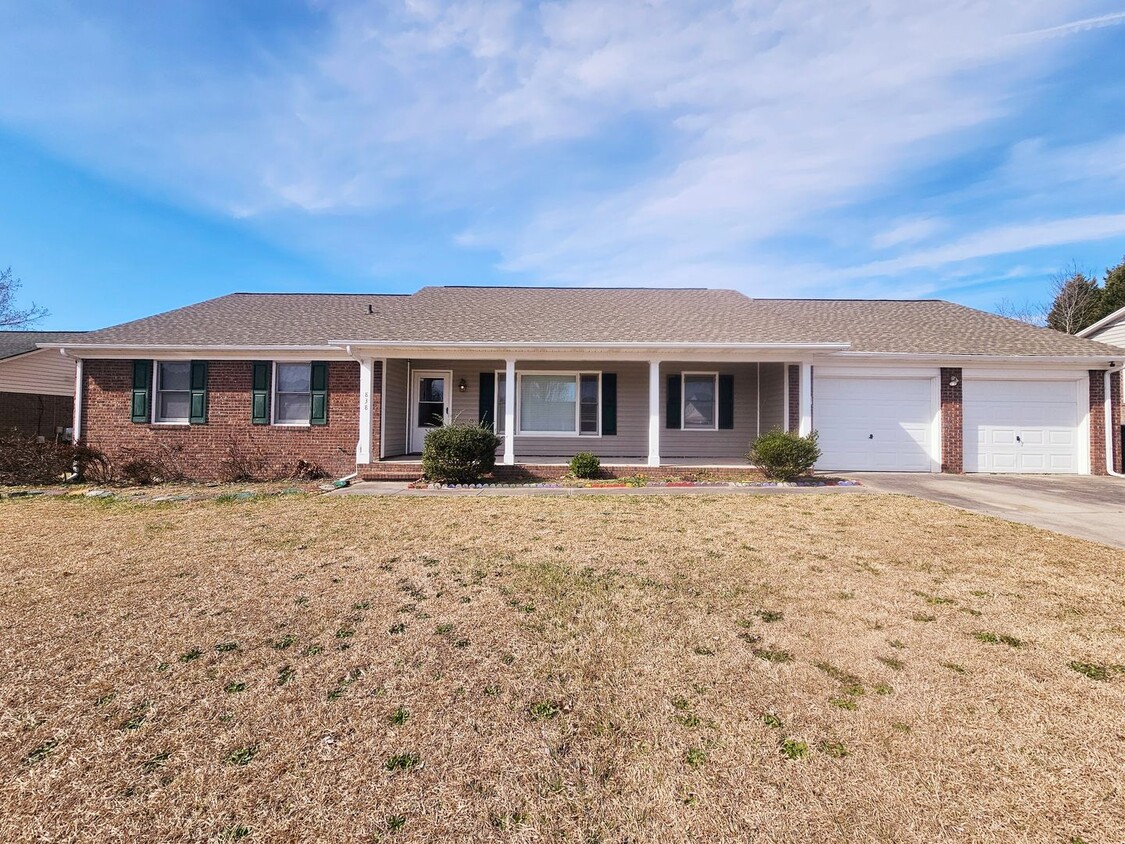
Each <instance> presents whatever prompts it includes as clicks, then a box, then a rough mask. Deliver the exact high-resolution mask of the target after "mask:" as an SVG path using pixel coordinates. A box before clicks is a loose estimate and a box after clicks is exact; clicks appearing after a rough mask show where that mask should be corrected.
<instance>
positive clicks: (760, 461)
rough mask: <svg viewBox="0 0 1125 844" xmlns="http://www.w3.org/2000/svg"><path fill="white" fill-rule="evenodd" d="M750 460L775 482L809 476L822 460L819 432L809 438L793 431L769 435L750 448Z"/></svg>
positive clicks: (763, 436)
mask: <svg viewBox="0 0 1125 844" xmlns="http://www.w3.org/2000/svg"><path fill="white" fill-rule="evenodd" d="M747 458H748V459H749V460H750V462H751V463H753V464H754V465H755V466H757V467H758V468H759V469H761V470H762V472H763V473H764V474H765V476H766V477H767V478H772V479H773V480H778V481H791V480H793V479H794V478H799V477H801V476H802V475H807V474H809V472H810V471H812V467H813V466H815V465H816V461H817V460H819V459H820V446H818V445H817V435H816V431H813V432H812V433H810V434H809V435H808V436H807V437H802V436H799V435H798V434H794V433H791V432H789V431H781V430H773V431H769V432H768V433H765V434H762V435H761V436H760V437H758V438H757V439H756V440H754V442H752V443H751V444H750V453H749V454H748V455H747Z"/></svg>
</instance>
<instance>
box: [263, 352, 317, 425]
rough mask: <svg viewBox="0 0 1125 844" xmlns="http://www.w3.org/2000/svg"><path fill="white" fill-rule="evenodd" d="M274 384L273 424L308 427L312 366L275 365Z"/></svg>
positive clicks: (306, 364)
mask: <svg viewBox="0 0 1125 844" xmlns="http://www.w3.org/2000/svg"><path fill="white" fill-rule="evenodd" d="M274 384H275V385H276V392H275V394H274V402H273V407H274V412H273V421H274V424H275V425H308V424H309V414H310V411H311V407H312V364H310V363H279V364H277V370H276V377H275V378H274Z"/></svg>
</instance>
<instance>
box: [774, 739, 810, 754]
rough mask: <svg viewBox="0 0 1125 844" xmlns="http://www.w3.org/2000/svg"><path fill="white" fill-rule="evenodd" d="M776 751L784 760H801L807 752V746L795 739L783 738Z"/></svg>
mask: <svg viewBox="0 0 1125 844" xmlns="http://www.w3.org/2000/svg"><path fill="white" fill-rule="evenodd" d="M778 749H779V750H780V751H781V755H782V756H784V757H785V758H786V759H803V758H805V756H807V755H808V752H809V746H808V745H807V744H806V743H805V742H803V741H801V740H800V739H796V738H783V739H782V740H781V741H780V742H778Z"/></svg>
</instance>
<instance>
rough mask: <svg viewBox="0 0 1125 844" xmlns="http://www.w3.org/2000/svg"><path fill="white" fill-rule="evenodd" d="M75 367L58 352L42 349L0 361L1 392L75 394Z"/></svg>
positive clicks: (72, 360)
mask: <svg viewBox="0 0 1125 844" xmlns="http://www.w3.org/2000/svg"><path fill="white" fill-rule="evenodd" d="M74 373H75V364H74V359H73V358H67V357H63V356H62V354H61V353H60V352H59V350H58V349H40V350H39V351H37V352H28V353H27V354H25V355H17V356H16V357H13V358H6V359H5V360H0V393H34V394H40V395H49V396H73V395H74Z"/></svg>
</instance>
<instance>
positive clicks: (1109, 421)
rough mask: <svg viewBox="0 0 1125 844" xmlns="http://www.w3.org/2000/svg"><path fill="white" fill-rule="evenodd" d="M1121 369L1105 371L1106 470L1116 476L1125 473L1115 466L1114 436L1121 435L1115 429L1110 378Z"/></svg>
mask: <svg viewBox="0 0 1125 844" xmlns="http://www.w3.org/2000/svg"><path fill="white" fill-rule="evenodd" d="M1120 371H1121V370H1120V369H1107V370H1106V371H1105V386H1104V387H1103V390H1104V392H1105V402H1104V404H1105V425H1104V427H1105V468H1106V471H1107V472H1108V473H1109V474H1110V475H1112V476H1113V477H1115V478H1125V474H1122V473H1121V472H1118V471H1115V470H1114V468H1113V438H1114V436H1115V435H1116V436H1119V435H1120V432H1119V431H1114V430H1113V390H1112V384H1111V383H1110V379H1111V378H1112V377H1113V375H1114V374H1116V373H1118V372H1120Z"/></svg>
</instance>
